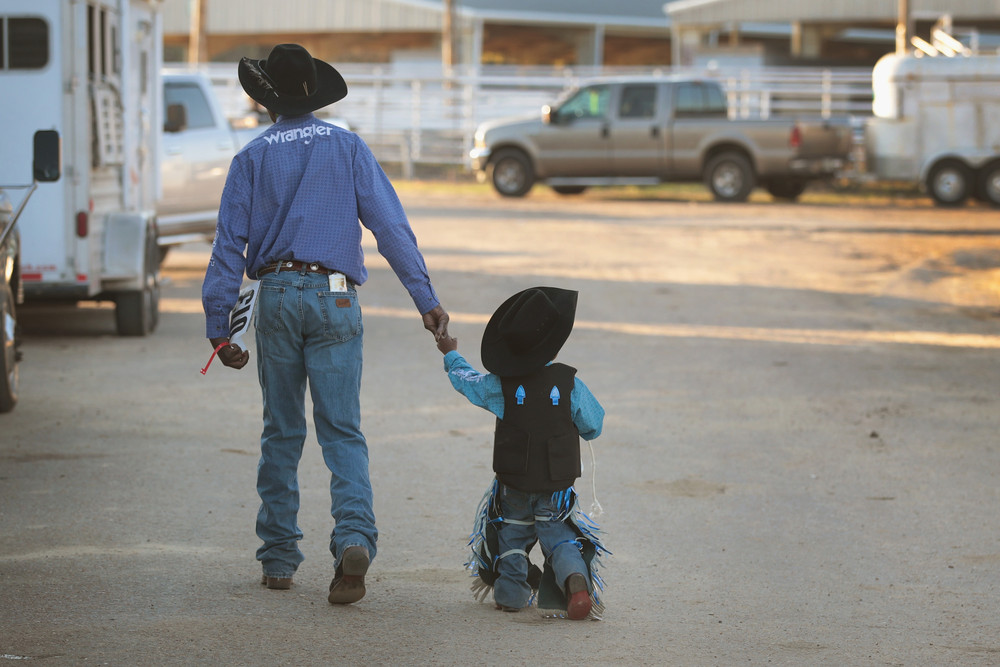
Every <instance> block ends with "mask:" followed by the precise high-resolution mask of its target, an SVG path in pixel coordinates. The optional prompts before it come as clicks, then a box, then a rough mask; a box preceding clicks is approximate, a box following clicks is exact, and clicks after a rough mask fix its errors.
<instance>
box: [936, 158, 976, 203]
mask: <svg viewBox="0 0 1000 667" xmlns="http://www.w3.org/2000/svg"><path fill="white" fill-rule="evenodd" d="M925 185H926V186H927V193H928V194H929V195H930V196H931V199H933V200H934V203H935V204H937V205H938V206H943V207H945V208H955V207H957V206H961V205H962V204H964V203H965V200H966V199H968V198H969V195H970V194H971V193H972V171H971V170H970V169H969V168H968V167H967V166H965V165H964V164H963V163H962V162H959V161H958V160H942V161H941V162H938V163H937V164H936V165H934V166H933V167H932V168H931V170H930V171H929V172H928V173H927V181H926V183H925Z"/></svg>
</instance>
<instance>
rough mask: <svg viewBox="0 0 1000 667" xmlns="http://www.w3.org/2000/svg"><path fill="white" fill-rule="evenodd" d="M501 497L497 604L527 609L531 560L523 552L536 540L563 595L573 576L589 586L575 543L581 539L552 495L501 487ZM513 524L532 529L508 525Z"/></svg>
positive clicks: (495, 594) (494, 586) (494, 590)
mask: <svg viewBox="0 0 1000 667" xmlns="http://www.w3.org/2000/svg"><path fill="white" fill-rule="evenodd" d="M499 494H500V514H501V516H502V517H503V519H504V520H503V521H502V522H501V523H500V525H499V527H498V530H497V537H498V541H499V545H500V549H499V551H500V553H499V555H500V564H499V566H498V568H497V570H498V572H499V574H500V576H499V578H498V579H497V580H496V582H495V583H494V584H493V599H494V600H496V602H497V604H501V605H503V606H505V607H514V608H515V609H520V608H522V607H525V606H527V604H528V600H529V599H530V598H531V587H530V586H528V558H527V556H525V555H524V554H523V553H521V552H523V551H527V549H528V546H529V545H530V544H531V543H532V542H534V541H535V539H536V538H537V539H538V543H539V544H540V545H541V547H542V555H543V556H544V557H545V558H546V559H548V561H549V564H550V565H551V567H552V571H553V573H554V574H555V578H556V584H557V585H558V586H559V588H560V589H563V592H565V585H566V577H568V576H569V575H571V574H575V573H579V574H582V575H583V577H584V579H586V580H587V581H588V582H589V580H590V575H589V573H588V570H587V564H586V563H585V562H584V560H583V556H582V555H581V553H580V544H579V542H577V541H576V539H577V537H578V535H577V533H576V531H575V530H573V528H572V527H571V526H570V525H569V524H568V523H567V522H566V521H565V520H559V508H558V506H557V505H556V504H555V503H554V502H552V494H551V493H526V492H524V491H518V490H517V489H512V488H510V487H509V486H506V485H504V484H501V485H500V489H499ZM510 521H519V522H524V523H526V524H529V525H523V524H521V523H508V522H510ZM588 585H589V584H588Z"/></svg>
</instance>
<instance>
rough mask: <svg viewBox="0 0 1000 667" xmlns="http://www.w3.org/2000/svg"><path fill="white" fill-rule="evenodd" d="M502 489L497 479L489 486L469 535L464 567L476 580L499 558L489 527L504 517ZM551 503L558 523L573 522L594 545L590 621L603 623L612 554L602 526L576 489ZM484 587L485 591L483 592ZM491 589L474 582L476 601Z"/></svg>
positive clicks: (558, 493)
mask: <svg viewBox="0 0 1000 667" xmlns="http://www.w3.org/2000/svg"><path fill="white" fill-rule="evenodd" d="M499 486H500V485H499V482H498V481H497V480H496V479H494V480H493V481H492V482H491V483H490V486H489V488H487V490H486V493H485V494H483V498H482V500H480V501H479V506H478V507H477V508H476V519H475V522H474V524H473V527H472V533H471V535H470V536H469V545H468V546H469V548H470V549H471V552H472V555H471V557H470V558H469V560H468V561H466V563H465V568H466V569H467V570H469V571H470V574H471V575H472V576H473V577H475V578H477V579H478V578H479V569H480V568H483V569H486V570H490V569H492V568H493V565H494V564H495V563H496V560H497V558H498V556H499V554H494V553H490V550H489V545H488V544H487V542H486V527H487V526H488V525H489V524H490V523H499V522H501V521H503V517H502V516H499V507H498V506H497V503H498V502H499V501H498V499H497V493H498V492H499ZM552 502H553V504H554V505H555V506H556V507H557V508H558V510H559V515H558V520H559V521H567V520H568V521H570V522H571V523H572V524H573V525H574V526H576V528H577V530H579V531H580V533H581V534H582V535H583V537H584V538H585V539H586V540H588V541H589V542H590V543H591V544H592V545H593V546H594V550H595V554H594V557H593V559H591V561H590V568H589V569H590V582H591V590H593V593H592V594H591V598H592V599H593V603H594V604H593V608H592V610H591V618H594V619H595V620H600V619H601V618H602V617H603V615H604V604H603V603H602V602H601V594H602V593H603V592H604V586H605V582H604V578H603V577H602V576H601V574H600V569H601V568H602V567H604V563H603V560H602V559H603V557H605V556H611V555H612V553H611V552H610V551H609V550H608V549H607V548H606V547H605V546H604V542H602V541H601V533H602V531H601V528H600V526H598V524H597V522H595V521H594V520H593V519H591V518H590V517H589V516H587V513H586V512H584V511H583V510H582V509H581V508H580V498H579V495H578V494H577V492H576V488H575V487H572V486H571V487H569V488H566V489H563V490H561V491H556V492H555V493H554V494H552ZM491 508H494V509H495V510H496V511H494V512H493V513H494V514H496V515H497V517H496V518H493V519H491V518H490V513H491V512H490V510H491ZM480 551H482V552H483V554H484V556H485V557H484V556H480ZM480 584H481V585H480ZM484 588H485V589H486V590H483V589H484ZM491 588H492V586H489V585H487V584H485V583H483V582H482V580H481V579H480V580H479V581H477V582H475V583H473V586H472V589H473V592H474V594H475V595H476V598H477V599H479V600H480V601H483V600H484V599H485V597H486V595H488V593H489V589H491ZM536 596H537V591H535V592H534V593H533V594H532V596H531V600H530V602H529V605H533V604H534V603H535V598H536Z"/></svg>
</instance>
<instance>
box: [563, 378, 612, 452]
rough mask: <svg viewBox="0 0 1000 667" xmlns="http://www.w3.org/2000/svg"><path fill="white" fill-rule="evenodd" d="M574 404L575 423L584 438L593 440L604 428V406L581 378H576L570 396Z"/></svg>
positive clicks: (571, 403) (571, 402)
mask: <svg viewBox="0 0 1000 667" xmlns="http://www.w3.org/2000/svg"><path fill="white" fill-rule="evenodd" d="M569 400H570V405H572V406H573V423H574V424H576V428H577V430H579V431H580V437H581V438H583V439H584V440H593V439H594V438H596V437H598V436H599V435H601V431H602V430H604V408H603V407H601V404H600V403H598V402H597V399H596V398H594V395H593V394H592V393H590V389H588V388H587V385H585V384H584V383H583V380H581V379H580V378H575V379H574V384H573V392H572V393H571V394H570V397H569Z"/></svg>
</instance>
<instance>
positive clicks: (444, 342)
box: [437, 336, 458, 354]
mask: <svg viewBox="0 0 1000 667" xmlns="http://www.w3.org/2000/svg"><path fill="white" fill-rule="evenodd" d="M437 346H438V349H439V350H441V354H448V353H449V352H452V351H454V350H457V349H458V339H457V338H452V337H451V336H445V337H444V338H442V339H441V340H439V341H438V343H437Z"/></svg>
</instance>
